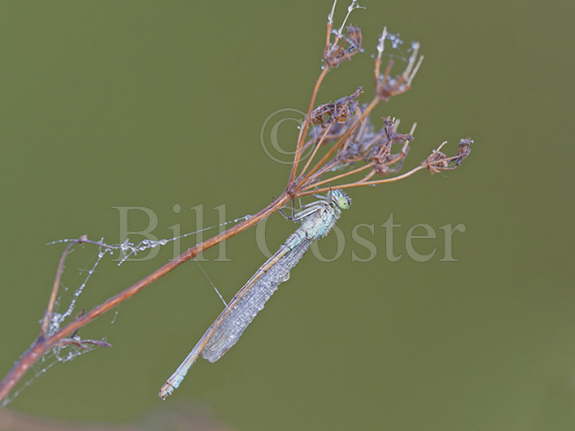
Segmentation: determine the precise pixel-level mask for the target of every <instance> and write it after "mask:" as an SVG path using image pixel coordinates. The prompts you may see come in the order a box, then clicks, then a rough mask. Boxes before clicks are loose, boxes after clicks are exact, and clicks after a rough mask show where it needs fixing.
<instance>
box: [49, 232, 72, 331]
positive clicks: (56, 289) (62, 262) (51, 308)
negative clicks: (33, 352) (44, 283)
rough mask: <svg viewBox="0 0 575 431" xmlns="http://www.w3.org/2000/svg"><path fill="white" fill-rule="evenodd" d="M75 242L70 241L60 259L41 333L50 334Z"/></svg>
mask: <svg viewBox="0 0 575 431" xmlns="http://www.w3.org/2000/svg"><path fill="white" fill-rule="evenodd" d="M73 247H74V243H72V242H71V243H69V244H68V245H66V248H64V251H63V252H62V255H61V256H60V260H59V262H58V268H57V269H56V276H55V277H54V282H53V283H52V292H51V293H50V299H49V300H48V306H47V307H46V313H44V319H43V320H42V327H41V330H42V331H41V335H42V336H44V337H45V336H46V335H47V334H48V329H49V327H50V322H51V321H52V315H53V313H54V306H55V305H56V300H57V299H58V292H59V291H60V285H61V283H62V274H64V266H65V264H66V258H67V257H68V255H69V254H70V252H71V251H72V248H73Z"/></svg>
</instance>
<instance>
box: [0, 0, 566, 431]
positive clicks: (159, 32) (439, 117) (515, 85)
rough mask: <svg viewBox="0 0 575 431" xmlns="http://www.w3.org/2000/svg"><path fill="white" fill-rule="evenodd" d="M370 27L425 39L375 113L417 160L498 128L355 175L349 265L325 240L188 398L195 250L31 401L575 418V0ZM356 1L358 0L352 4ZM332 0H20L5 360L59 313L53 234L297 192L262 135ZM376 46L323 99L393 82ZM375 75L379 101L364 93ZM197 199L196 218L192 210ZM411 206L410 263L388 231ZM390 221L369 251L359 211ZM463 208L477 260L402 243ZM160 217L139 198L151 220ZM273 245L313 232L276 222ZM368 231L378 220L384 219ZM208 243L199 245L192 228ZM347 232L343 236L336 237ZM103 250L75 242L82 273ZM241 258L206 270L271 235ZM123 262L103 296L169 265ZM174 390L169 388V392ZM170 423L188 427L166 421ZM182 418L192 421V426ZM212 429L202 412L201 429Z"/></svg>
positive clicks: (78, 417) (315, 62)
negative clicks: (380, 67) (379, 176)
mask: <svg viewBox="0 0 575 431" xmlns="http://www.w3.org/2000/svg"><path fill="white" fill-rule="evenodd" d="M363 3H365V5H366V6H367V7H368V9H367V10H366V11H358V12H356V13H355V14H354V15H353V17H352V23H354V24H356V25H360V26H361V27H362V28H363V30H364V36H365V43H364V45H365V47H366V49H367V53H368V54H370V53H372V52H373V51H374V48H375V43H376V38H377V34H378V32H380V31H381V28H382V26H383V25H387V26H388V28H389V29H390V30H391V31H393V32H396V33H397V32H399V33H400V34H401V36H402V38H404V39H406V40H412V39H416V40H419V41H420V42H421V43H422V47H423V52H424V54H425V56H426V60H425V62H424V65H423V68H422V71H421V73H420V74H419V76H418V77H417V79H416V81H415V85H414V89H413V91H411V92H409V93H407V94H405V95H403V96H401V97H398V98H395V99H393V100H392V101H391V102H390V103H389V104H388V105H386V106H383V108H381V109H380V110H379V111H378V112H379V113H378V115H380V114H381V115H383V114H390V115H397V116H400V117H401V118H402V122H403V124H404V125H406V127H407V125H409V124H411V122H413V121H417V122H418V124H419V126H418V130H417V134H416V136H417V139H416V142H415V144H414V148H413V151H412V152H411V154H410V157H409V160H408V166H414V165H415V164H416V163H418V162H419V161H420V160H421V159H422V158H423V157H425V156H426V154H427V153H428V152H429V151H430V150H431V149H432V148H433V147H435V146H436V145H437V144H439V143H440V142H441V141H442V140H444V139H449V140H450V142H451V144H452V146H451V149H453V148H454V146H455V144H456V142H457V140H458V139H459V138H460V137H466V136H469V137H473V138H475V139H476V144H475V146H474V152H473V154H472V156H471V158H470V159H468V161H467V162H466V164H465V165H464V166H463V168H461V169H459V170H457V171H455V172H452V173H443V174H439V175H435V176H430V175H428V174H427V173H424V174H421V175H418V176H416V177H414V178H411V179H409V180H406V181H404V182H401V183H397V184H390V185H385V186H382V187H379V188H376V189H366V190H357V191H353V192H352V193H351V195H352V197H353V199H354V204H353V209H352V210H351V211H350V212H349V213H346V214H345V217H343V218H342V220H341V222H340V223H339V226H340V227H341V229H342V231H343V232H344V234H345V235H346V238H347V239H348V240H349V241H348V247H346V249H345V250H344V253H343V255H342V256H341V257H340V258H339V259H338V260H337V261H336V262H332V263H322V262H318V261H317V259H315V258H314V257H312V256H308V257H307V258H306V259H305V260H304V262H303V263H302V264H301V266H300V267H298V268H297V269H296V270H295V271H294V273H293V274H292V279H291V281H290V282H289V283H288V284H286V285H285V286H284V287H282V289H281V290H280V292H279V293H278V294H277V295H276V296H275V297H274V299H273V300H272V301H271V302H270V304H268V306H267V307H266V309H265V311H264V312H262V313H261V315H260V316H258V318H257V319H256V322H255V325H254V326H253V327H252V328H251V329H250V330H249V331H247V333H246V335H245V336H244V337H243V338H242V340H241V342H240V343H239V344H238V345H237V346H236V347H235V348H234V349H233V350H232V351H230V353H229V354H228V355H226V357H225V358H224V359H223V360H221V361H220V362H219V363H217V364H214V365H212V364H209V363H207V362H205V361H201V362H199V363H198V364H196V366H195V367H194V368H193V370H192V372H191V374H190V376H189V378H188V379H187V381H186V382H185V383H184V384H183V386H182V387H181V389H180V390H179V391H178V392H177V393H176V394H175V396H174V398H173V399H172V400H170V401H167V402H161V401H160V400H159V399H158V398H157V396H156V394H157V391H158V388H159V386H160V385H161V384H162V382H163V381H164V379H165V378H166V377H167V376H168V375H169V374H170V373H171V371H172V370H173V369H174V367H175V366H176V365H177V364H178V363H179V361H180V360H181V359H183V357H184V355H185V354H186V353H187V351H188V350H189V349H190V348H191V347H192V346H193V344H194V343H195V341H196V340H197V339H198V337H199V336H200V335H201V333H202V332H203V330H204V329H205V328H206V327H207V325H208V324H209V323H210V321H211V319H213V318H214V317H215V316H216V314H217V313H218V312H219V310H220V309H221V304H220V303H219V301H218V299H217V297H216V296H215V294H214V292H213V291H212V290H211V288H210V286H209V283H208V282H207V281H206V279H205V278H204V276H203V275H202V273H201V272H200V271H199V270H198V268H197V265H194V264H189V265H185V266H184V267H182V268H179V269H178V270H177V271H176V272H175V273H173V274H171V275H169V276H168V277H166V278H165V279H162V280H161V281H159V282H157V283H156V284H155V285H154V286H153V287H152V288H150V289H149V290H146V291H144V292H143V293H142V294H140V295H138V296H137V297H136V298H135V299H133V300H132V301H130V302H128V303H125V304H124V305H122V306H121V307H120V313H119V315H118V316H117V319H116V322H115V323H114V324H111V323H110V322H111V320H112V317H113V316H112V315H109V316H105V317H103V318H102V319H101V320H100V321H98V322H97V323H96V324H94V325H92V326H90V327H88V328H86V329H85V330H84V331H82V335H83V336H84V337H103V336H105V337H107V339H108V340H109V341H110V342H111V343H112V344H113V345H114V347H113V348H112V349H102V350H98V351H96V352H94V353H90V354H89V355H86V356H83V357H81V358H79V359H77V360H75V361H73V362H71V363H69V364H65V365H59V366H57V367H55V368H53V369H51V370H50V371H49V372H48V373H46V375H44V376H42V377H41V378H39V379H37V380H36V381H35V382H34V384H33V385H31V386H30V387H28V388H27V389H26V391H25V392H23V393H22V395H21V396H20V397H19V398H18V399H17V400H16V401H14V402H13V403H12V404H11V405H10V409H13V410H15V411H18V412H21V413H25V414H28V415H32V416H36V417H43V418H49V419H51V420H65V421H74V422H75V423H78V422H81V423H108V424H114V423H116V424H137V423H140V422H141V421H142V418H144V417H146V416H148V415H149V413H150V412H153V411H162V410H164V409H170V408H171V407H170V406H171V405H175V404H177V405H179V406H180V407H182V408H183V409H184V410H185V411H191V409H193V408H198V407H199V408H202V409H206V410H208V411H210V412H211V413H210V414H211V415H212V416H213V417H215V418H217V420H218V421H220V422H221V423H224V424H226V425H227V427H228V428H229V429H237V430H250V431H255V430H270V429H273V430H278V431H279V430H293V429H304V430H350V429H367V430H371V429H390V430H422V429H425V430H441V431H445V430H454V431H455V430H462V429H466V430H468V429H477V430H490V431H496V430H505V431H510V430H521V431H524V430H572V429H573V428H574V427H575V317H574V316H575V314H574V313H573V310H575V293H574V290H573V283H572V279H573V278H572V275H573V274H572V271H570V270H568V269H567V268H569V267H571V265H572V263H571V260H572V258H573V254H574V253H573V246H572V244H571V242H570V239H572V231H573V229H572V226H571V222H572V213H571V211H572V209H573V193H572V190H571V188H570V187H569V186H570V181H571V178H572V176H571V174H570V173H571V163H570V162H571V160H572V157H573V155H575V151H574V146H573V144H572V142H571V140H572V132H573V126H572V113H573V108H572V100H571V99H572V98H571V94H572V93H573V84H572V77H573V74H572V66H573V62H574V60H573V56H572V55H571V52H572V42H573V40H574V38H573V35H572V33H571V31H570V30H569V29H570V27H571V26H572V19H573V14H572V12H573V8H574V5H573V2H568V1H555V2H547V3H543V2H534V1H527V0H523V1H507V2H494V1H491V2H485V1H484V2H471V1H464V2H461V1H440V2H429V1H423V0H414V1H409V2H407V1H399V0H389V1H376V0H364V2H363ZM345 6H347V3H345V2H344V3H342V4H341V5H340V9H339V14H338V17H340V16H341V14H342V13H343V9H344V8H345ZM330 7H331V3H330V2H329V1H327V0H326V1H314V2H311V1H305V0H297V1H289V2H286V1H279V0H273V1H266V2H264V1H259V2H255V1H251V2H250V1H245V2H244V1H223V2H192V1H164V2H158V1H121V2H117V1H99V2H77V1H59V0H54V1H50V2H43V1H22V2H15V1H13V2H9V1H8V2H3V3H2V4H1V7H0V40H1V41H2V42H0V43H1V44H2V79H1V80H0V92H1V95H2V102H1V103H0V109H1V110H2V111H1V112H2V127H0V143H1V144H0V145H1V148H2V152H1V155H0V192H1V196H2V223H1V224H0V237H1V238H2V247H1V249H0V258H1V262H2V265H1V268H2V270H1V271H0V285H1V286H2V288H1V289H0V303H1V304H2V308H1V310H2V312H1V313H0V328H1V329H0V336H1V338H2V343H1V345H2V347H1V350H0V353H1V354H0V373H2V374H4V373H5V372H7V371H8V369H9V367H10V366H11V364H12V363H13V361H14V360H15V359H16V358H17V357H18V355H19V354H20V353H21V352H22V351H23V350H24V349H25V348H26V347H27V346H28V345H29V343H30V342H31V341H32V340H33V338H34V337H35V336H36V335H37V331H38V320H39V319H40V317H41V315H42V311H43V307H44V306H45V303H46V300H47V297H48V293H49V289H50V285H51V282H52V278H53V274H54V270H55V264H56V262H57V259H58V257H59V248H58V247H49V246H46V245H45V244H46V243H47V242H48V241H51V240H54V239H61V238H67V237H73V236H78V235H81V234H88V235H89V236H90V237H92V238H98V237H100V236H104V237H105V238H106V239H107V240H108V241H111V242H117V241H118V235H119V227H118V223H119V217H118V210H117V209H115V207H119V206H143V207H148V208H151V209H152V210H153V211H154V212H155V213H156V214H157V215H158V222H159V226H158V228H157V229H156V230H155V232H154V233H155V234H156V235H157V236H158V237H168V236H170V235H171V231H170V226H173V225H176V224H179V225H181V227H182V231H184V232H185V231H191V230H194V229H195V228H196V226H197V222H198V221H197V219H196V218H195V215H194V212H193V211H191V210H190V208H192V207H194V206H196V205H200V204H202V205H203V206H204V209H205V211H204V212H203V215H204V221H203V223H204V224H205V225H212V224H215V223H218V213H217V212H216V211H215V210H214V209H213V208H214V207H217V206H219V205H225V208H226V212H227V217H228V218H234V217H238V216H241V215H244V214H247V213H254V212H255V211H257V210H258V209H259V208H261V207H262V206H263V205H265V204H266V203H268V202H269V201H270V200H271V199H272V198H273V197H274V196H275V195H277V194H278V193H279V192H280V191H281V189H282V187H283V186H284V181H285V179H286V176H287V173H288V167H287V166H286V165H282V164H278V163H276V162H274V161H272V160H270V158H268V157H267V156H266V154H265V153H264V151H263V150H262V148H261V145H260V128H261V126H262V124H263V122H264V121H265V119H266V118H267V117H268V115H270V114H272V113H274V112H276V111H277V110H280V109H284V108H295V109H305V107H306V104H307V100H308V96H309V94H310V91H311V87H312V85H313V82H314V79H315V77H316V76H317V73H318V71H319V65H320V54H321V49H322V46H323V37H324V24H325V18H326V14H327V12H328V11H329V8H330ZM370 61H371V60H370V58H369V55H367V54H366V55H363V56H362V57H359V58H356V60H355V61H354V62H353V63H347V64H345V65H344V66H342V67H341V68H340V69H338V70H337V71H336V72H335V73H333V74H331V75H330V76H329V78H328V80H327V83H326V86H325V88H324V90H323V91H322V92H321V93H320V101H322V102H325V101H329V100H333V99H336V98H338V97H341V96H343V95H347V94H349V93H351V91H353V89H355V87H356V86H358V85H364V86H365V87H366V89H367V90H370V89H372V75H371V64H370ZM367 98H368V96H366V95H364V96H363V99H362V100H367ZM175 204H179V205H180V206H181V208H182V211H181V212H180V213H179V214H177V213H175V212H174V211H173V206H174V205H175ZM391 213H393V216H394V219H395V222H396V223H400V224H401V228H399V229H398V230H397V233H398V234H397V235H396V244H395V247H396V250H397V252H403V254H404V258H403V259H401V260H400V261H399V262H389V261H388V260H387V259H386V257H385V253H384V250H385V239H386V238H385V231H384V230H383V228H382V227H381V224H382V223H384V222H385V221H386V220H387V219H388V217H389V215H390V214H391ZM360 223H364V224H369V225H374V226H375V233H374V236H373V241H374V242H375V243H376V244H377V245H378V250H379V254H378V256H377V258H375V259H372V260H370V261H369V262H363V263H361V262H353V261H352V258H351V253H352V251H354V252H355V253H356V254H357V255H360V256H362V257H364V256H366V254H367V253H366V250H365V249H363V248H362V247H361V246H359V245H357V244H356V245H353V243H352V241H351V232H352V230H353V228H354V226H356V225H358V224H360ZM417 223H426V224H429V225H431V226H433V227H434V228H436V229H437V230H438V232H440V230H439V227H440V226H443V225H446V224H458V223H462V224H464V225H465V226H466V232H465V233H459V234H456V236H455V240H454V255H455V257H457V258H458V259H459V260H458V261H457V262H442V261H441V257H442V253H443V249H442V242H441V240H440V239H438V240H435V241H432V240H428V242H425V240H419V242H417V241H416V245H417V247H418V249H419V250H421V251H429V250H430V249H431V248H433V247H434V246H437V247H438V248H439V250H438V253H437V255H436V256H435V257H434V258H433V259H431V260H430V261H429V262H427V263H418V262H414V261H413V260H410V259H409V258H407V256H405V249H404V241H405V234H406V232H407V229H408V228H409V227H410V226H412V225H414V224H417ZM143 224H145V220H142V219H138V218H137V217H136V218H134V220H133V227H134V230H137V229H138V227H143ZM268 227H269V235H268V237H267V239H268V243H269V245H270V247H273V246H277V244H279V243H280V242H281V240H282V239H283V238H284V237H285V235H286V234H287V233H288V232H289V231H290V229H293V226H290V224H289V223H287V222H285V221H284V220H283V219H282V218H281V217H279V216H274V217H273V219H272V220H270V223H268ZM362 235H364V236H366V235H367V231H362ZM193 242H194V241H193V239H188V240H187V241H185V242H183V244H182V245H183V246H190V245H192V244H193ZM330 244H331V245H333V244H334V242H333V238H328V239H326V240H325V241H324V243H323V244H322V250H324V251H325V254H326V255H328V254H329V253H330ZM93 252H94V250H93V249H90V248H84V249H82V250H81V251H78V252H77V253H75V254H74V256H73V259H72V261H71V262H70V264H69V265H68V272H67V274H66V277H67V278H66V283H67V285H69V286H70V287H71V288H72V287H74V286H75V284H74V283H76V280H77V279H78V278H79V277H80V276H81V273H80V271H81V270H85V269H86V268H88V266H89V265H90V263H91V262H92V258H93ZM226 254H227V257H228V258H229V261H225V262H224V261H217V259H216V258H217V257H218V250H214V251H210V252H208V253H206V261H205V262H204V263H203V264H202V265H203V268H204V269H205V270H206V272H208V273H209V274H210V277H211V279H212V280H213V281H214V283H215V284H216V285H217V286H218V287H219V288H220V289H221V290H222V291H223V293H224V295H225V296H226V297H231V295H233V293H234V291H235V290H236V289H237V288H239V287H240V286H241V284H242V283H243V282H244V281H245V280H246V279H247V278H248V277H249V275H251V273H252V272H253V271H254V270H255V268H257V266H258V265H259V264H260V263H261V262H262V261H263V256H262V254H261V252H260V251H259V250H258V247H257V245H256V243H255V231H249V232H247V233H244V234H242V235H241V236H238V237H236V238H234V239H233V240H231V241H230V242H229V243H228V244H227V250H226ZM171 255H172V249H169V250H168V249H164V250H163V251H162V253H161V254H160V255H159V256H158V257H156V258H155V259H153V260H150V261H146V262H132V263H128V264H126V265H124V266H122V267H120V268H117V267H116V266H115V265H114V264H113V262H111V261H110V262H107V264H104V265H103V266H102V267H101V268H100V269H99V270H98V272H97V273H96V275H95V277H94V279H93V282H92V283H91V284H90V285H89V288H88V290H87V292H86V294H85V296H84V297H83V299H82V303H81V307H85V308H89V307H91V306H93V305H95V304H97V303H99V302H100V301H101V300H103V299H105V298H106V297H108V296H110V295H112V294H114V293H115V292H118V291H119V290H120V289H122V288H124V287H126V286H128V285H129V284H130V283H132V282H134V281H136V280H138V279H139V278H141V277H142V276H144V275H146V274H147V273H149V272H150V271H151V270H153V269H155V268H156V267H158V266H159V265H160V264H162V263H164V262H165V261H166V260H167V259H169V258H170V257H171ZM170 403H173V404H170ZM160 423H161V421H160V422H159V423H156V425H154V426H152V428H151V429H172V428H168V426H167V425H165V426H164V425H160ZM182 429H184V428H182ZM198 429H199V428H198Z"/></svg>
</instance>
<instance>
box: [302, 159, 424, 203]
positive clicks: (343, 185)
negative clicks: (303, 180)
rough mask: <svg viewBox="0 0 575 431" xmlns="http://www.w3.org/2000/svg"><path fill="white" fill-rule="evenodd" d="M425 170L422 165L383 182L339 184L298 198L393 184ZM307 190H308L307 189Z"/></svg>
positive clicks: (308, 192) (304, 193)
mask: <svg viewBox="0 0 575 431" xmlns="http://www.w3.org/2000/svg"><path fill="white" fill-rule="evenodd" d="M425 168H426V166H423V165H421V166H417V167H415V168H413V169H412V170H410V171H407V172H405V173H403V174H401V175H397V176H395V177H390V178H383V179H381V180H375V181H357V182H355V183H349V184H338V185H337V186H331V187H323V188H319V189H313V190H308V191H303V192H301V193H298V197H302V196H309V195H313V194H316V193H325V192H329V191H330V190H333V189H351V188H354V187H365V186H375V185H377V184H385V183H393V182H396V181H401V180H404V179H405V178H407V177H410V176H412V175H413V174H415V173H416V172H419V171H421V170H422V169H425ZM312 187H313V186H312ZM306 190H307V188H306Z"/></svg>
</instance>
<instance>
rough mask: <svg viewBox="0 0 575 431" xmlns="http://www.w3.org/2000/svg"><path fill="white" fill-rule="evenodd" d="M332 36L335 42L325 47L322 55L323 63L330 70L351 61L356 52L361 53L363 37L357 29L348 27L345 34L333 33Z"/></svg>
mask: <svg viewBox="0 0 575 431" xmlns="http://www.w3.org/2000/svg"><path fill="white" fill-rule="evenodd" d="M334 34H335V42H334V43H333V45H330V46H328V47H327V49H326V50H325V52H324V55H323V59H324V61H325V63H326V64H327V65H328V66H329V67H331V68H336V67H338V66H339V65H340V64H341V63H343V62H344V61H347V60H351V58H352V57H353V56H354V55H355V54H357V53H358V52H362V51H363V49H362V47H361V42H362V39H363V36H362V34H361V29H360V28H359V27H354V26H351V25H350V26H348V27H347V29H346V33H345V34H341V33H339V32H334Z"/></svg>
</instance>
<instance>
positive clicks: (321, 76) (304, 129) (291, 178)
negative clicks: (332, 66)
mask: <svg viewBox="0 0 575 431" xmlns="http://www.w3.org/2000/svg"><path fill="white" fill-rule="evenodd" d="M328 72H329V68H328V67H327V66H326V67H324V68H323V69H322V71H321V73H320V74H319V76H318V78H317V81H316V82H315V85H314V87H313V91H312V94H311V98H310V101H309V105H308V108H307V114H306V116H305V119H304V121H303V125H302V128H301V130H300V133H299V137H298V140H297V145H296V149H295V155H294V159H293V164H292V167H291V172H290V176H289V181H288V183H289V184H291V183H293V181H294V179H295V177H296V175H297V169H298V166H299V162H300V160H301V155H302V152H303V146H304V143H305V137H306V135H307V131H308V130H309V125H310V122H311V118H310V114H311V111H312V110H313V107H314V106H315V101H316V99H317V94H318V92H319V88H320V87H321V84H322V82H323V80H324V79H325V77H326V75H327V73H328Z"/></svg>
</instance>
